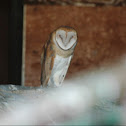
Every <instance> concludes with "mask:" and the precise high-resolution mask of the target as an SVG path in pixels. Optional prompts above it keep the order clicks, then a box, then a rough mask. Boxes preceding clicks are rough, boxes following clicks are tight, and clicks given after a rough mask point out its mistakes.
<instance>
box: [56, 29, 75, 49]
mask: <svg viewBox="0 0 126 126" xmlns="http://www.w3.org/2000/svg"><path fill="white" fill-rule="evenodd" d="M55 40H56V43H57V45H58V46H59V47H60V48H61V49H63V50H68V49H70V48H72V47H73V46H74V45H75V44H76V41H77V33H76V32H75V31H74V30H73V31H72V30H71V31H65V30H63V29H59V30H57V31H56V38H55Z"/></svg>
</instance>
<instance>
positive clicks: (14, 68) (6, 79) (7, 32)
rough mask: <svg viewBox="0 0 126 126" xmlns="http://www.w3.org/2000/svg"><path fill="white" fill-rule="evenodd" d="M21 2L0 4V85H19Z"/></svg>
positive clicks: (7, 0)
mask: <svg viewBox="0 0 126 126" xmlns="http://www.w3.org/2000/svg"><path fill="white" fill-rule="evenodd" d="M22 29H23V2H22V0H6V1H4V0H2V1H1V3H0V83H1V84H7V83H13V84H21V59H22V58H21V54H22Z"/></svg>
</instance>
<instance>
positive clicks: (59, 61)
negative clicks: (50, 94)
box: [48, 55, 72, 87]
mask: <svg viewBox="0 0 126 126" xmlns="http://www.w3.org/2000/svg"><path fill="white" fill-rule="evenodd" d="M71 58H72V56H70V57H67V58H64V57H61V56H59V55H56V57H55V60H54V66H53V69H52V72H51V76H50V79H49V82H48V85H49V86H50V85H53V86H56V87H57V86H61V85H62V82H63V80H64V78H65V76H66V73H67V70H68V67H69V65H70V61H71Z"/></svg>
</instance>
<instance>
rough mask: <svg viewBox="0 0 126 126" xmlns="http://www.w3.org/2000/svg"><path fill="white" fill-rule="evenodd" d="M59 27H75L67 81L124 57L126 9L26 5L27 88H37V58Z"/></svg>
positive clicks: (125, 46) (38, 77)
mask: <svg viewBox="0 0 126 126" xmlns="http://www.w3.org/2000/svg"><path fill="white" fill-rule="evenodd" d="M61 25H68V26H71V27H74V28H75V29H76V30H77V32H78V44H77V47H76V49H75V54H74V58H73V60H72V62H71V65H70V68H69V70H68V74H67V78H69V77H70V76H71V75H72V74H74V73H77V72H79V71H84V70H88V69H90V68H101V67H102V66H105V65H108V64H109V63H112V62H115V60H116V59H118V58H119V57H121V56H122V55H124V54H125V53H126V8H125V7H94V8H91V7H85V8H84V7H74V6H42V5H27V8H26V58H25V65H26V66H25V68H26V69H25V83H26V85H28V86H29V85H32V86H37V85H40V74H41V65H40V55H41V52H42V46H43V44H44V42H46V40H47V38H48V35H49V34H50V32H52V31H53V30H54V29H56V28H57V27H59V26H61Z"/></svg>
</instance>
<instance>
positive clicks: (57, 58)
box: [41, 26, 77, 87]
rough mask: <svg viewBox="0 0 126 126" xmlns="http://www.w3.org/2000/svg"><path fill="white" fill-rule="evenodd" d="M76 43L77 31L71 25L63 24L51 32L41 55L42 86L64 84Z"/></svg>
mask: <svg viewBox="0 0 126 126" xmlns="http://www.w3.org/2000/svg"><path fill="white" fill-rule="evenodd" d="M76 44H77V32H76V31H75V30H74V29H73V28H71V27H68V26H62V27H59V28H58V29H56V30H55V31H53V32H52V33H51V34H50V37H49V40H48V41H47V42H46V43H45V45H44V46H43V50H42V55H41V84H42V86H44V87H47V86H51V87H58V86H61V85H62V82H63V80H64V78H65V76H66V73H67V70H68V67H69V65H70V61H71V59H72V57H73V53H74V48H75V46H76Z"/></svg>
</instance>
